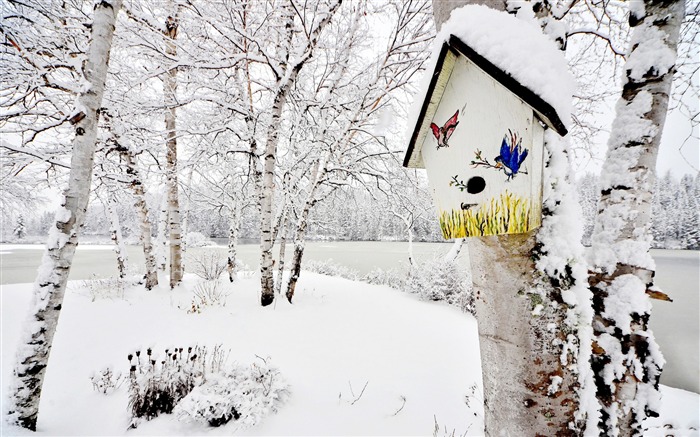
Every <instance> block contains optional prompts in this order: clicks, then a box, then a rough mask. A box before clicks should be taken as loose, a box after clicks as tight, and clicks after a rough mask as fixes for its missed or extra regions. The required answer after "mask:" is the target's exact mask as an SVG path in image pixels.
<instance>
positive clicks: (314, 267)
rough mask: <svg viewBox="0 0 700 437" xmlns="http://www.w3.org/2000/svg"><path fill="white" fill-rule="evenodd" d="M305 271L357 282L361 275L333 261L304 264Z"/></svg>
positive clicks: (312, 261) (314, 261) (307, 262)
mask: <svg viewBox="0 0 700 437" xmlns="http://www.w3.org/2000/svg"><path fill="white" fill-rule="evenodd" d="M304 270H308V271H309V272H313V273H318V274H320V275H326V276H337V277H340V278H345V279H350V280H353V281H356V280H357V279H358V276H359V274H358V273H357V271H356V270H353V269H350V268H348V267H345V266H341V265H340V264H338V263H336V262H334V261H333V260H332V259H327V260H325V261H316V260H309V261H306V262H305V263H304Z"/></svg>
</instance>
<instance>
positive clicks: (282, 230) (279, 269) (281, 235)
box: [275, 196, 288, 294]
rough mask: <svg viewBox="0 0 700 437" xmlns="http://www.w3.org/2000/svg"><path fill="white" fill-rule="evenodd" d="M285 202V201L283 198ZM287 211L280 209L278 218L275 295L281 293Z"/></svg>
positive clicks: (284, 208) (285, 248) (286, 207)
mask: <svg viewBox="0 0 700 437" xmlns="http://www.w3.org/2000/svg"><path fill="white" fill-rule="evenodd" d="M285 201H287V199H286V196H285ZM287 210H288V206H287V205H285V206H283V207H282V217H280V227H279V232H278V234H279V239H280V252H279V261H278V263H279V264H278V265H277V281H275V294H280V292H281V291H282V283H283V282H284V257H285V254H286V251H287Z"/></svg>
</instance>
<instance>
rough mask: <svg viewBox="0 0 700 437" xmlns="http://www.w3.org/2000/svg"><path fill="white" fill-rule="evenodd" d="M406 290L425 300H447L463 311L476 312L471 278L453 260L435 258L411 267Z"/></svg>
mask: <svg viewBox="0 0 700 437" xmlns="http://www.w3.org/2000/svg"><path fill="white" fill-rule="evenodd" d="M404 291H406V292H408V293H415V294H418V295H419V296H420V297H421V298H422V299H425V300H433V301H445V302H447V303H449V304H450V305H455V306H458V307H459V308H461V309H462V310H463V311H467V312H470V313H474V296H473V294H472V289H471V278H470V277H469V275H468V274H467V271H466V270H465V269H464V268H463V267H462V266H460V265H459V264H458V263H456V262H454V261H446V260H445V259H443V258H434V259H432V260H429V261H425V262H423V263H420V264H418V265H415V266H413V267H412V268H411V271H410V272H409V275H408V279H406V283H405V284H404Z"/></svg>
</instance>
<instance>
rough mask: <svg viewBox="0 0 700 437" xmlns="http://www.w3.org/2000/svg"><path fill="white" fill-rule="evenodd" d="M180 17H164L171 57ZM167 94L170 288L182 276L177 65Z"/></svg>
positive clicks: (168, 80)
mask: <svg viewBox="0 0 700 437" xmlns="http://www.w3.org/2000/svg"><path fill="white" fill-rule="evenodd" d="M177 29H178V19H177V14H176V15H175V18H173V17H168V19H167V20H166V21H165V36H166V38H165V52H166V53H167V54H168V57H170V58H171V59H175V58H176V57H177V46H176V45H175V39H176V38H177ZM163 93H164V97H165V104H166V109H165V130H166V147H167V154H166V172H167V187H168V229H169V231H170V232H169V238H170V288H174V287H175V286H176V285H177V284H179V283H180V281H181V280H182V246H181V244H182V241H181V240H182V230H181V229H180V201H179V198H178V184H177V127H176V124H175V121H176V116H177V114H176V104H177V66H176V65H173V66H171V67H170V68H169V69H168V72H167V73H166V75H165V80H164V81H163Z"/></svg>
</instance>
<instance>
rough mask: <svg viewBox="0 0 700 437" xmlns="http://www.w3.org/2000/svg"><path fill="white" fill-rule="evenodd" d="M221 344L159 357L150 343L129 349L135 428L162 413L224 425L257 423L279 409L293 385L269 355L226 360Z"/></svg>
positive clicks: (183, 350) (132, 425)
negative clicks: (236, 362) (143, 350)
mask: <svg viewBox="0 0 700 437" xmlns="http://www.w3.org/2000/svg"><path fill="white" fill-rule="evenodd" d="M228 354H229V351H227V350H224V349H223V348H222V347H221V345H218V346H215V347H214V348H212V349H208V348H207V347H200V346H195V347H188V348H186V349H185V348H175V349H166V350H165V355H164V356H163V357H160V358H156V357H155V355H154V354H153V352H152V350H151V349H150V348H149V349H148V350H147V351H146V355H145V356H143V354H142V353H141V351H137V352H136V353H134V354H129V356H128V357H127V358H128V359H129V365H130V369H129V410H130V412H131V424H130V427H131V428H136V427H137V426H138V425H139V423H140V421H142V420H151V419H153V418H155V417H157V416H158V415H160V414H161V413H164V414H170V413H175V414H176V415H177V416H178V418H180V419H181V420H183V421H185V422H202V423H207V424H209V425H211V426H221V425H224V424H225V423H227V422H229V421H231V420H236V421H239V422H240V423H241V424H243V425H246V426H249V425H254V424H256V423H258V422H260V420H262V418H264V417H265V416H266V415H268V414H270V413H272V412H276V411H277V408H278V407H279V406H280V405H281V404H282V402H283V401H284V400H285V399H286V396H287V394H288V393H289V387H288V385H287V383H286V382H285V381H284V379H283V378H282V376H281V375H280V373H279V371H278V370H277V369H276V368H275V367H273V366H270V365H268V361H267V360H263V361H262V363H255V364H253V365H251V366H241V365H228V364H227V360H228Z"/></svg>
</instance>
